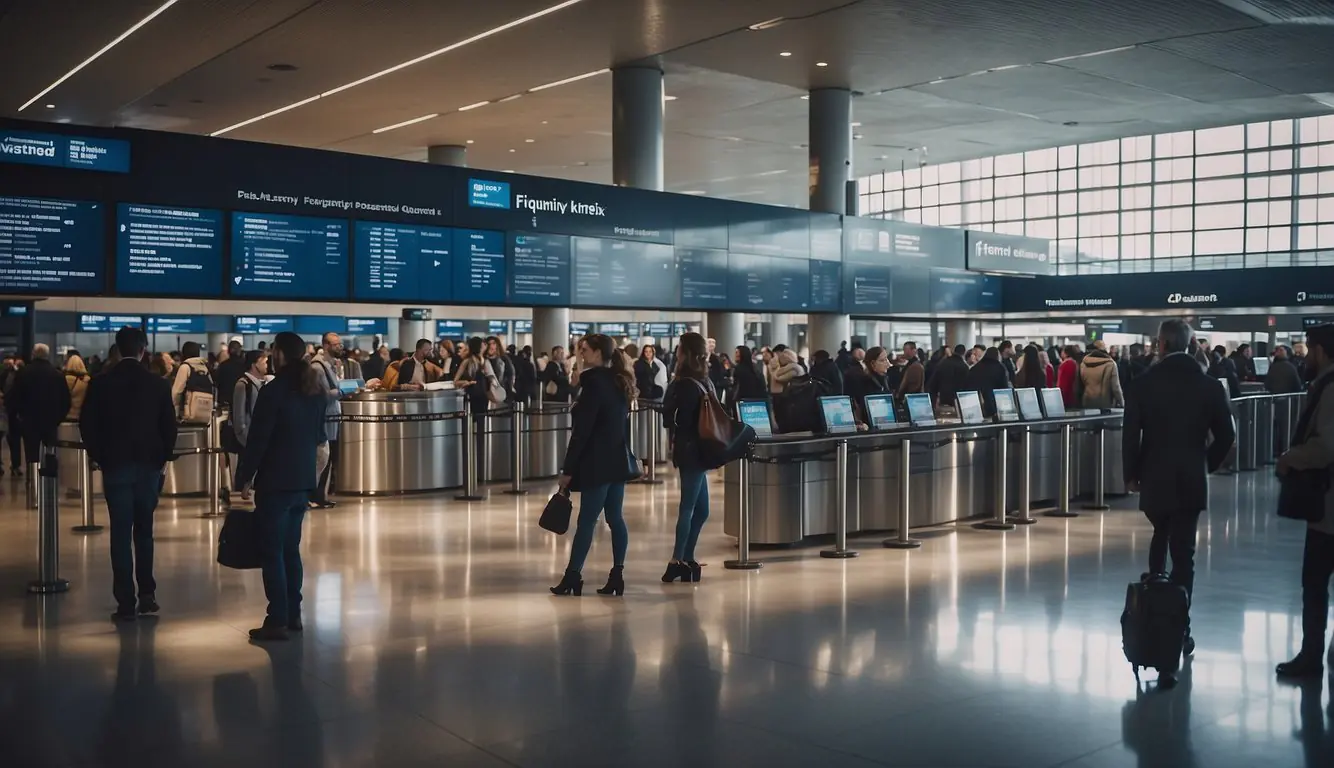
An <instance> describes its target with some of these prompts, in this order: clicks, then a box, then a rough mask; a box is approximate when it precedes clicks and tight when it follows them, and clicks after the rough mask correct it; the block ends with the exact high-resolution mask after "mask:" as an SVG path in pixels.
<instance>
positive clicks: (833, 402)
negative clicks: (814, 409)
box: [820, 395, 857, 435]
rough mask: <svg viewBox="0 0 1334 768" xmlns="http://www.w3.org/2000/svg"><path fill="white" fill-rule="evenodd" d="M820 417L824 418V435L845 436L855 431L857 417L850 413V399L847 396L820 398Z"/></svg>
mask: <svg viewBox="0 0 1334 768" xmlns="http://www.w3.org/2000/svg"><path fill="white" fill-rule="evenodd" d="M820 415H821V416H822V417H824V431H825V434H829V435H846V434H852V433H855V432H856V431H857V417H856V415H855V414H853V412H852V398H850V397H848V396H847V395H834V396H832V397H822V398H820Z"/></svg>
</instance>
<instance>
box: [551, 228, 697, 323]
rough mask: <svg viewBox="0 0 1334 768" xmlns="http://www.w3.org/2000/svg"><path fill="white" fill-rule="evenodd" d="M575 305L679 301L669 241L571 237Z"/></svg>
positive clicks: (650, 304)
mask: <svg viewBox="0 0 1334 768" xmlns="http://www.w3.org/2000/svg"><path fill="white" fill-rule="evenodd" d="M571 262H572V264H573V265H574V278H573V283H574V285H573V290H574V304H575V305H576V306H579V305H582V306H593V307H599V306H607V307H645V306H652V305H654V304H662V303H668V304H671V305H672V306H675V305H676V304H678V303H679V299H678V297H677V295H676V291H677V289H678V287H679V284H680V281H679V279H678V277H677V269H676V254H675V252H674V251H673V250H672V246H670V245H662V244H661V243H643V242H639V241H637V240H611V239H608V238H601V237H576V238H573V256H572V257H571Z"/></svg>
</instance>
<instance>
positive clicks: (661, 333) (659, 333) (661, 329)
mask: <svg viewBox="0 0 1334 768" xmlns="http://www.w3.org/2000/svg"><path fill="white" fill-rule="evenodd" d="M644 335H645V336H652V337H653V338H655V339H662V338H665V337H667V336H671V335H672V324H671V323H644Z"/></svg>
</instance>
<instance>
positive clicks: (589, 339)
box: [582, 333, 639, 403]
mask: <svg viewBox="0 0 1334 768" xmlns="http://www.w3.org/2000/svg"><path fill="white" fill-rule="evenodd" d="M582 342H583V343H584V344H585V345H587V346H588V348H589V349H594V350H597V351H598V352H599V353H601V355H602V365H603V366H604V367H607V368H610V369H611V372H612V375H614V376H615V377H616V386H617V388H618V389H620V390H621V394H623V395H625V402H627V403H629V402H632V401H634V399H635V398H636V397H639V390H638V389H637V388H636V387H635V374H634V372H633V371H631V370H630V363H629V358H628V357H626V355H625V353H624V352H622V351H620V350H619V349H617V348H616V342H614V341H612V340H611V337H610V336H606V335H603V334H601V333H590V334H589V335H587V336H585V337H584V338H583V339H582Z"/></svg>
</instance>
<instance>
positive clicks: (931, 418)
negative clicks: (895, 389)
mask: <svg viewBox="0 0 1334 768" xmlns="http://www.w3.org/2000/svg"><path fill="white" fill-rule="evenodd" d="M907 401H908V421H909V423H911V424H912V425H913V426H914V427H934V426H935V425H936V411H935V409H934V408H932V407H931V396H930V395H928V394H926V393H925V392H918V393H915V394H911V395H908V397H907Z"/></svg>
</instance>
